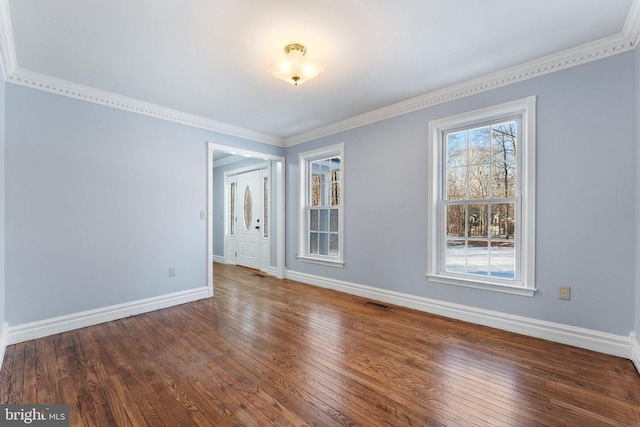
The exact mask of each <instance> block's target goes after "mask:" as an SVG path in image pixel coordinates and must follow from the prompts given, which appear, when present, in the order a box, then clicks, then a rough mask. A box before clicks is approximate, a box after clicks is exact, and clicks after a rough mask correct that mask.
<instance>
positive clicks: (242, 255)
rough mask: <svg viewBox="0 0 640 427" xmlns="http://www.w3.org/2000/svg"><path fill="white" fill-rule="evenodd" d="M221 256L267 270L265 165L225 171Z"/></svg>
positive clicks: (267, 195)
mask: <svg viewBox="0 0 640 427" xmlns="http://www.w3.org/2000/svg"><path fill="white" fill-rule="evenodd" d="M225 188H226V189H227V192H226V196H225V206H224V212H225V213H224V216H225V218H224V224H225V233H224V236H225V237H224V240H225V242H224V243H225V244H224V258H225V261H226V263H227V264H237V265H241V266H243V267H249V268H253V269H256V270H261V271H264V272H266V273H268V271H269V258H270V257H269V253H270V248H271V244H270V239H269V237H270V233H269V231H270V230H269V228H270V227H269V223H268V222H269V217H270V215H269V208H270V206H269V193H270V191H269V168H268V167H266V168H262V169H257V170H251V171H248V172H243V171H241V170H233V171H230V172H225Z"/></svg>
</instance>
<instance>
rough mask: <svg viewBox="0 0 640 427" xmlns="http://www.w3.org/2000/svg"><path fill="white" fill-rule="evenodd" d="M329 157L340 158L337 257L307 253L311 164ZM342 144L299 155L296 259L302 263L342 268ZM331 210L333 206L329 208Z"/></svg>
mask: <svg viewBox="0 0 640 427" xmlns="http://www.w3.org/2000/svg"><path fill="white" fill-rule="evenodd" d="M331 157H340V205H338V206H335V208H337V209H338V236H339V239H338V252H339V254H338V256H329V255H319V254H312V253H309V233H310V230H309V226H310V224H309V210H310V200H311V194H310V191H311V190H310V189H311V170H310V167H311V162H313V161H316V160H321V159H327V158H331ZM344 164H345V163H344V144H342V143H341V144H336V145H332V146H329V147H324V148H320V149H317V150H313V151H306V152H304V153H300V155H299V156H298V165H299V167H300V182H299V209H298V255H297V259H298V260H300V261H304V262H309V263H314V264H322V265H328V266H332V267H343V266H344V194H345V193H344ZM331 208H332V209H333V208H334V206H332V207H331Z"/></svg>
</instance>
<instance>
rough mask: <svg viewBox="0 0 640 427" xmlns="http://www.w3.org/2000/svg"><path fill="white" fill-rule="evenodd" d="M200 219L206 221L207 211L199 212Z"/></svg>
mask: <svg viewBox="0 0 640 427" xmlns="http://www.w3.org/2000/svg"><path fill="white" fill-rule="evenodd" d="M200 219H207V211H200Z"/></svg>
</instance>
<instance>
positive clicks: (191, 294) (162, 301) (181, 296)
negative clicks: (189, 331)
mask: <svg viewBox="0 0 640 427" xmlns="http://www.w3.org/2000/svg"><path fill="white" fill-rule="evenodd" d="M208 296H209V288H208V287H206V286H204V287H202V288H195V289H189V290H187V291H181V292H174V293H171V294H166V295H160V296H157V297H152V298H146V299H143V300H138V301H131V302H127V303H124V304H117V305H112V306H109V307H103V308H98V309H95V310H88V311H82V312H80V313H74V314H69V315H66V316H60V317H54V318H51V319H45V320H39V321H37V322H32V323H23V324H21V325H16V326H9V327H8V333H7V334H6V335H7V340H6V344H7V345H11V344H17V343H19V342H23V341H29V340H32V339H36V338H42V337H46V336H49V335H54V334H59V333H62V332H67V331H71V330H74V329H79V328H84V327H87V326H92V325H97V324H99V323H104V322H110V321H112V320H117V319H122V318H125V317H128V316H135V315H136V314H142V313H148V312H150V311H155V310H159V309H161V308H167V307H172V306H174V305H179V304H184V303H187V302H192V301H197V300H200V299H204V298H207V297H208Z"/></svg>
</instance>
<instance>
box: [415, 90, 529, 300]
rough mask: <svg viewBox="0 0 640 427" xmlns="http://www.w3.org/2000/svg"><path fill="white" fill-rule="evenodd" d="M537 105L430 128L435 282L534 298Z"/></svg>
mask: <svg viewBox="0 0 640 427" xmlns="http://www.w3.org/2000/svg"><path fill="white" fill-rule="evenodd" d="M535 102H536V99H535V97H529V98H526V99H523V100H519V101H514V102H510V103H507V104H502V105H498V106H495V107H490V108H486V109H482V110H478V111H474V112H471V113H466V114H461V115H458V116H454V117H448V118H445V119H441V120H435V121H432V122H430V123H429V155H430V158H429V167H430V173H429V180H430V182H429V193H430V194H429V212H428V214H429V218H430V220H429V259H428V272H427V276H428V277H429V279H430V280H431V281H434V282H440V283H446V284H452V285H460V286H468V287H474V288H481V289H489V290H494V291H499V292H507V293H513V294H519V295H527V296H533V294H534V292H535V286H534V271H535V269H534V261H535V259H534V254H535V251H534V247H535V246H534V237H535V219H534V215H535Z"/></svg>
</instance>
